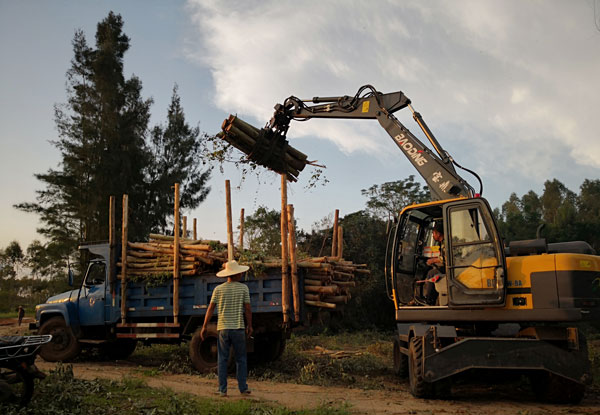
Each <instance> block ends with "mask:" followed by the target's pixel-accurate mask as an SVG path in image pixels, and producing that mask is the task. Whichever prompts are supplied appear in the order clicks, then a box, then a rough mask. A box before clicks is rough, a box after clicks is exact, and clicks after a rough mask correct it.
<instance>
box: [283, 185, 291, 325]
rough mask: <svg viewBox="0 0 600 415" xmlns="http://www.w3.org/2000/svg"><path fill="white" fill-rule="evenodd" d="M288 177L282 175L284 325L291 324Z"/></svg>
mask: <svg viewBox="0 0 600 415" xmlns="http://www.w3.org/2000/svg"><path fill="white" fill-rule="evenodd" d="M287 223H288V221H287V177H286V175H285V174H282V175H281V308H282V311H283V323H284V324H288V323H289V319H290V316H289V313H290V294H289V274H288V238H287V235H288V226H287Z"/></svg>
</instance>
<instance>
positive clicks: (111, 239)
mask: <svg viewBox="0 0 600 415" xmlns="http://www.w3.org/2000/svg"><path fill="white" fill-rule="evenodd" d="M115 216H116V214H115V197H114V196H111V197H110V202H109V205H108V246H109V259H108V263H109V265H108V267H109V268H108V282H109V284H110V297H111V299H112V306H113V307H114V306H115V301H116V299H115V291H116V277H117V275H116V273H117V255H116V254H117V252H116V249H117V235H116V233H117V224H116V220H115Z"/></svg>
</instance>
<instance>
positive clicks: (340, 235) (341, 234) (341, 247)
mask: <svg viewBox="0 0 600 415" xmlns="http://www.w3.org/2000/svg"><path fill="white" fill-rule="evenodd" d="M337 248H338V249H337V256H338V257H340V258H342V255H344V228H342V227H341V226H339V227H338V235H337Z"/></svg>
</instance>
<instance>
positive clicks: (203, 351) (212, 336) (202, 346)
mask: <svg viewBox="0 0 600 415" xmlns="http://www.w3.org/2000/svg"><path fill="white" fill-rule="evenodd" d="M231 352H233V349H231ZM231 352H230V353H229V360H228V362H227V369H228V371H231V370H232V369H235V358H234V357H233V353H231ZM190 359H191V360H192V364H193V365H194V367H195V368H196V370H198V371H199V372H201V373H217V369H218V364H219V359H218V335H217V329H216V326H214V325H213V326H209V327H208V329H207V331H206V335H205V336H204V340H202V339H201V338H200V330H197V331H196V332H195V333H194V335H193V336H192V341H191V342H190Z"/></svg>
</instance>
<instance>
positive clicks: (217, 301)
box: [200, 261, 252, 396]
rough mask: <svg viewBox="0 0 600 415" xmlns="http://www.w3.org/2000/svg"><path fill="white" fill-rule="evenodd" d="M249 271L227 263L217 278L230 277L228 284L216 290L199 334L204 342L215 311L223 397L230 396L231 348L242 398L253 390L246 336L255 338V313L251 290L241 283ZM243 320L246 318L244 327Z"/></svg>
mask: <svg viewBox="0 0 600 415" xmlns="http://www.w3.org/2000/svg"><path fill="white" fill-rule="evenodd" d="M248 269H249V267H247V266H246V265H239V264H238V263H237V262H236V261H228V262H226V263H225V268H224V269H223V270H221V271H219V272H218V273H217V277H223V278H225V277H227V282H225V283H223V284H221V285H218V286H217V287H216V288H215V289H214V290H213V294H212V297H211V299H210V305H209V306H208V309H207V310H206V315H205V316H204V324H203V325H202V330H201V331H200V338H201V339H202V340H204V336H205V335H206V331H207V325H208V323H209V322H210V319H211V318H212V315H213V312H214V310H215V308H216V309H217V317H218V319H217V320H218V322H217V333H218V348H217V351H218V361H219V364H218V373H219V393H220V395H221V396H227V360H228V358H229V349H230V348H231V347H232V346H233V351H234V353H235V366H236V374H237V382H238V388H239V390H240V393H241V394H242V395H249V394H250V389H248V385H247V383H246V377H247V376H248V365H247V360H246V336H248V337H249V336H251V335H252V309H251V307H250V292H249V291H248V287H247V286H246V285H245V284H242V283H241V282H240V280H241V279H242V275H243V273H244V272H246V271H248ZM244 316H245V317H246V324H245V325H244ZM244 329H245V330H244Z"/></svg>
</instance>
